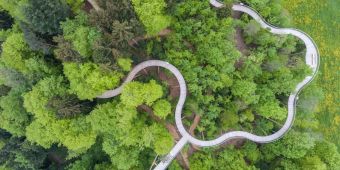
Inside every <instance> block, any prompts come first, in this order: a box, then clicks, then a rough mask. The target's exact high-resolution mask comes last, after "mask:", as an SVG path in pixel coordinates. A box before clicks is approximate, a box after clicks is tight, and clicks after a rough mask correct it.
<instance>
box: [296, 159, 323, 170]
mask: <svg viewBox="0 0 340 170" xmlns="http://www.w3.org/2000/svg"><path fill="white" fill-rule="evenodd" d="M300 164H301V169H317V170H326V169H327V166H326V164H325V163H323V162H322V161H321V159H320V158H319V157H317V156H311V157H305V158H304V159H303V160H301V161H300Z"/></svg>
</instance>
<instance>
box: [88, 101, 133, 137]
mask: <svg viewBox="0 0 340 170" xmlns="http://www.w3.org/2000/svg"><path fill="white" fill-rule="evenodd" d="M136 115H137V111H136V109H135V108H133V107H126V106H124V105H122V104H117V102H111V103H106V104H103V105H100V106H98V107H97V108H96V109H94V110H93V111H92V112H91V114H90V115H89V116H87V121H88V122H89V123H91V125H92V128H93V130H94V131H96V132H97V133H100V134H115V135H117V136H118V135H119V134H124V133H125V132H126V133H127V132H128V131H129V129H128V128H131V127H130V126H129V125H130V124H131V122H132V120H133V119H134V118H136ZM112 127H116V128H112Z"/></svg>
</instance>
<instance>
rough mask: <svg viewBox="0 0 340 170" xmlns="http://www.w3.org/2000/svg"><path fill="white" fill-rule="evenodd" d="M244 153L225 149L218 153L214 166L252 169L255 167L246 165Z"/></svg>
mask: <svg viewBox="0 0 340 170" xmlns="http://www.w3.org/2000/svg"><path fill="white" fill-rule="evenodd" d="M244 157H245V155H244V154H243V153H242V152H240V151H238V150H236V149H234V148H231V149H225V150H224V151H222V152H221V153H219V155H218V159H217V160H216V163H215V168H216V169H218V168H219V167H224V168H225V169H230V170H239V169H244V170H252V169H255V168H254V166H251V165H250V166H249V165H247V163H246V161H245V160H244Z"/></svg>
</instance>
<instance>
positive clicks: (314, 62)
mask: <svg viewBox="0 0 340 170" xmlns="http://www.w3.org/2000/svg"><path fill="white" fill-rule="evenodd" d="M210 2H211V3H212V5H214V6H216V7H218V8H222V7H223V6H224V5H223V4H222V3H220V2H218V1H216V0H211V1H210ZM232 9H233V10H235V11H241V12H244V13H247V14H248V15H250V16H251V17H252V18H254V19H255V20H256V21H257V22H258V23H259V24H260V25H261V27H262V28H265V29H267V30H269V31H270V32H271V33H273V34H279V35H288V34H289V35H293V36H296V37H298V38H299V39H301V40H302V41H303V42H304V43H305V45H306V49H307V50H306V56H305V60H306V64H307V65H308V66H310V67H311V68H312V70H313V75H310V76H307V77H306V78H305V79H304V80H303V81H302V82H300V83H299V84H298V85H297V86H296V88H295V90H294V91H293V92H292V93H291V94H290V96H289V99H288V115H287V119H286V122H285V123H284V125H283V127H282V128H281V129H280V130H279V131H277V132H275V133H273V134H271V135H268V136H257V135H254V134H251V133H248V132H244V131H232V132H228V133H225V134H224V135H222V136H220V137H219V138H217V139H214V140H210V141H203V140H199V139H196V138H194V137H193V136H191V135H190V134H189V133H188V132H187V130H186V129H185V127H184V126H183V122H182V109H183V105H184V103H185V99H186V95H187V88H186V83H185V80H184V78H183V76H182V74H181V73H180V71H179V70H178V69H177V68H176V67H174V66H173V65H171V64H169V63H168V62H165V61H159V60H149V61H145V62H142V63H140V64H138V65H137V66H136V67H134V68H133V70H132V71H131V72H130V73H129V75H128V76H127V78H126V79H125V81H124V83H123V84H122V85H121V86H120V87H118V88H116V89H114V90H110V91H107V92H105V93H104V94H102V95H101V96H99V97H98V98H110V97H114V96H117V95H119V94H120V93H121V92H122V89H123V87H124V85H125V84H126V83H128V82H131V81H132V80H133V78H134V77H135V76H136V75H137V73H138V72H140V71H141V70H143V69H144V68H147V67H152V66H157V67H163V68H166V69H168V70H169V71H171V72H172V73H173V74H174V75H175V77H176V78H177V80H178V82H179V85H180V97H179V101H178V103H177V106H176V111H175V119H176V126H177V128H178V130H179V132H180V133H181V135H182V138H181V140H180V141H178V142H177V144H176V145H175V146H174V148H173V149H172V150H171V151H170V153H169V154H168V155H167V156H166V157H165V159H163V160H162V161H161V162H160V163H159V164H158V165H157V167H156V168H155V169H156V170H164V169H166V167H167V166H168V165H169V164H170V162H171V161H172V160H173V159H174V158H175V157H176V155H177V154H178V153H179V152H180V150H181V149H182V148H183V147H184V146H185V144H187V143H188V142H190V143H192V144H194V145H197V146H200V147H210V146H216V145H219V144H222V143H224V142H225V141H227V140H230V139H235V138H245V139H249V140H251V141H254V142H257V143H269V142H272V141H274V140H277V139H279V138H281V137H282V136H283V135H284V134H285V133H286V132H287V131H288V130H289V129H290V127H291V126H292V124H293V121H294V116H295V112H296V101H297V96H298V94H299V93H300V91H301V90H302V89H303V88H304V87H305V86H306V85H307V84H308V83H309V82H311V81H312V80H313V79H314V77H315V75H316V73H317V71H318V68H319V53H318V50H317V46H316V44H315V43H314V42H313V40H312V38H310V37H309V36H308V35H307V34H306V33H304V32H302V31H300V30H297V29H291V28H278V27H275V26H272V25H270V24H268V23H267V22H266V21H265V20H264V19H262V17H261V16H260V15H259V14H258V13H257V12H256V11H255V10H253V9H251V8H250V7H247V6H244V5H238V4H235V5H233V7H232ZM297 142H298V141H297Z"/></svg>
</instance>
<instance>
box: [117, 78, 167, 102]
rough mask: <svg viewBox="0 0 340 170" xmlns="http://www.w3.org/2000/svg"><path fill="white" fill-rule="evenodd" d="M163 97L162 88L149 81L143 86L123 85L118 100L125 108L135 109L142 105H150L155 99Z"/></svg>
mask: <svg viewBox="0 0 340 170" xmlns="http://www.w3.org/2000/svg"><path fill="white" fill-rule="evenodd" d="M162 96H163V90H162V86H160V85H159V84H157V83H156V81H155V80H151V81H150V82H149V83H146V84H143V83H139V82H131V83H128V84H126V85H125V87H124V89H123V92H122V94H121V97H120V99H121V100H122V103H124V104H125V105H127V106H131V107H136V106H138V105H141V104H143V103H145V104H147V105H152V103H153V102H155V101H156V100H157V99H159V98H161V97H162Z"/></svg>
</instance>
